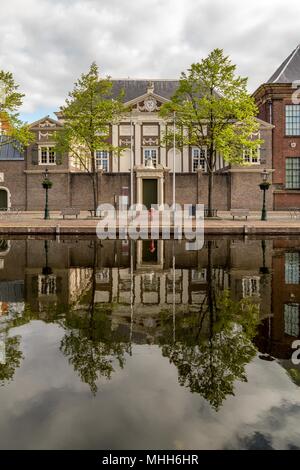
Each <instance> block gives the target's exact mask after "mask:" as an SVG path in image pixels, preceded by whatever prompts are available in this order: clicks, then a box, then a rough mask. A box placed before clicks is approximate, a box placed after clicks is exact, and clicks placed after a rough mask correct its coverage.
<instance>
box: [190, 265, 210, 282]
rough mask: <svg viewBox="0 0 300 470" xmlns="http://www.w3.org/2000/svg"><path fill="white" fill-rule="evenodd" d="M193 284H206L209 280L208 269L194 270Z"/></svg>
mask: <svg viewBox="0 0 300 470" xmlns="http://www.w3.org/2000/svg"><path fill="white" fill-rule="evenodd" d="M191 277H192V282H201V283H205V282H206V278H207V270H206V268H203V269H200V270H198V269H192V276H191Z"/></svg>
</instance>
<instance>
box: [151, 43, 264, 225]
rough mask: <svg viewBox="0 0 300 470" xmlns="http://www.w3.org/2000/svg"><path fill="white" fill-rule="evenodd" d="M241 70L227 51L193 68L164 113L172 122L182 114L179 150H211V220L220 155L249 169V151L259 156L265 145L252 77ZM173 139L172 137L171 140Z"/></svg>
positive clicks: (208, 161)
mask: <svg viewBox="0 0 300 470" xmlns="http://www.w3.org/2000/svg"><path fill="white" fill-rule="evenodd" d="M235 71H236V66H235V65H233V64H232V63H231V61H230V59H229V58H228V57H227V56H225V55H224V53H223V50H222V49H215V50H213V51H212V52H211V53H210V54H209V55H208V57H207V58H205V59H202V60H201V61H200V62H199V63H195V64H192V65H191V67H190V69H188V71H187V72H183V73H182V74H181V78H180V82H179V87H178V89H177V91H176V92H175V94H174V96H173V97H172V98H171V100H170V101H169V102H168V103H165V104H164V105H163V106H162V108H161V111H160V112H161V115H162V116H163V117H165V118H167V119H169V118H170V117H173V115H174V112H175V113H176V123H177V124H176V126H177V132H176V140H177V143H178V145H190V146H196V147H199V148H205V149H206V156H205V161H206V167H207V172H208V216H212V215H213V213H212V207H213V176H214V173H215V171H216V163H217V157H218V155H222V157H223V159H224V161H225V162H227V163H237V164H243V163H244V161H243V152H244V151H247V152H253V153H255V152H257V150H258V146H259V145H260V144H261V140H259V139H258V138H254V136H255V134H257V132H258V129H259V124H258V122H257V120H256V119H255V116H256V115H257V108H256V105H255V102H254V99H253V98H252V97H251V96H250V95H249V94H248V93H247V88H246V87H247V78H242V77H240V76H236V74H235ZM172 139H173V136H172V132H168V135H167V136H166V141H167V142H169V141H170V140H172Z"/></svg>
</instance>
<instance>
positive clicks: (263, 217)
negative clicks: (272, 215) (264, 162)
mask: <svg viewBox="0 0 300 470" xmlns="http://www.w3.org/2000/svg"><path fill="white" fill-rule="evenodd" d="M268 176H269V172H268V171H267V170H266V169H264V171H262V172H261V177H262V182H261V183H260V185H259V187H260V189H261V190H262V191H263V205H262V210H261V220H267V209H266V191H267V190H268V189H269V187H270V183H269V181H268Z"/></svg>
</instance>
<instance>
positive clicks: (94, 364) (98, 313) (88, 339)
mask: <svg viewBox="0 0 300 470" xmlns="http://www.w3.org/2000/svg"><path fill="white" fill-rule="evenodd" d="M92 243H93V249H94V263H93V269H92V271H91V278H90V289H89V292H88V297H89V298H87V299H86V301H87V302H88V303H87V309H81V310H75V309H73V310H72V309H71V310H70V311H69V312H68V314H67V315H66V317H65V321H64V324H63V327H64V328H65V330H66V334H65V336H64V337H63V339H62V341H61V346H60V350H61V351H62V352H63V354H64V355H65V356H67V357H68V359H69V363H70V364H71V365H72V366H73V367H74V370H75V371H76V372H77V373H78V374H79V377H80V379H81V380H82V382H84V383H86V384H88V385H89V387H90V389H91V392H92V393H93V395H95V394H96V393H97V391H98V386H97V381H98V380H99V379H100V378H101V377H104V378H106V379H110V378H111V375H112V373H113V372H114V371H115V363H117V364H118V365H119V367H120V368H122V369H123V367H124V364H125V354H126V353H129V352H130V347H129V343H128V340H127V342H126V340H125V338H122V337H120V335H118V334H117V333H115V332H114V331H112V328H111V317H110V315H109V313H110V311H109V308H108V306H102V305H101V304H100V305H97V304H95V303H94V298H95V290H96V267H97V259H98V243H97V242H96V241H94V242H92Z"/></svg>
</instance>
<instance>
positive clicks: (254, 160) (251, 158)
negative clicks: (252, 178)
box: [243, 149, 260, 165]
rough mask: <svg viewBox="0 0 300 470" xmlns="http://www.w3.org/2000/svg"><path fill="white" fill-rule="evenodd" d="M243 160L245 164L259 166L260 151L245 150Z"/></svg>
mask: <svg viewBox="0 0 300 470" xmlns="http://www.w3.org/2000/svg"><path fill="white" fill-rule="evenodd" d="M243 158H244V162H245V163H251V164H252V165H257V164H259V163H260V159H259V150H257V151H253V150H252V149H244V151H243Z"/></svg>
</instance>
